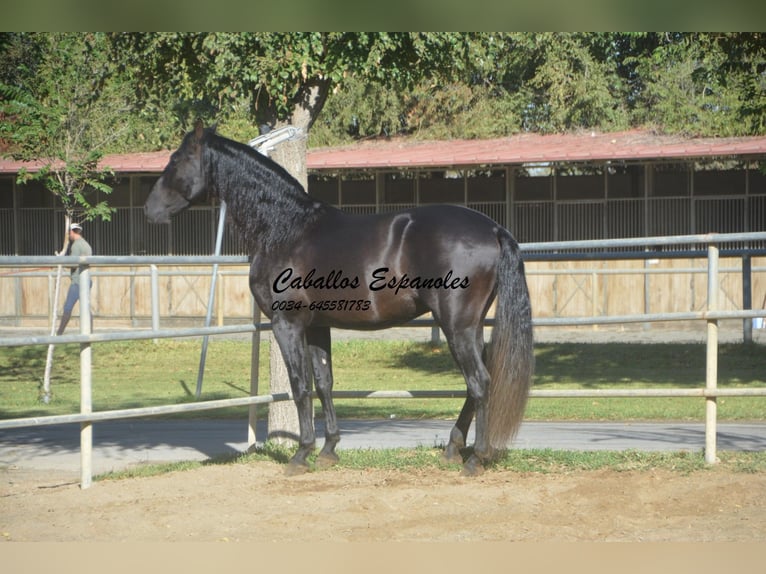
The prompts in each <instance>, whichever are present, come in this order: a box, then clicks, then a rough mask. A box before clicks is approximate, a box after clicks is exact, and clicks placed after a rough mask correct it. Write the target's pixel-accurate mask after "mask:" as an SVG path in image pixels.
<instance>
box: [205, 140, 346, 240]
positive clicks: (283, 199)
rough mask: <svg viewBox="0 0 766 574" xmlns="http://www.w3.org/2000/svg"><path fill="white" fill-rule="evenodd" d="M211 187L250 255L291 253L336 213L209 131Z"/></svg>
mask: <svg viewBox="0 0 766 574" xmlns="http://www.w3.org/2000/svg"><path fill="white" fill-rule="evenodd" d="M202 143H203V154H204V156H203V163H204V164H205V165H206V166H207V178H208V186H209V188H210V189H211V190H212V191H213V193H214V194H215V195H216V196H218V197H219V198H220V199H222V200H224V201H226V203H227V208H228V212H229V213H230V214H231V215H230V216H231V218H232V219H233V220H234V222H235V225H236V226H237V228H238V230H239V233H240V234H241V236H242V239H243V240H244V241H245V243H246V245H247V247H248V250H249V251H250V252H251V253H252V252H254V251H255V250H256V249H257V248H265V249H268V250H273V249H277V248H285V247H288V246H289V245H290V244H291V243H293V242H294V241H296V240H298V239H299V238H300V235H301V233H302V232H303V231H304V230H306V229H308V228H310V227H311V225H312V224H313V223H314V222H315V221H316V220H317V219H318V218H319V217H321V215H323V214H324V213H326V212H327V211H328V210H332V209H333V208H332V207H331V206H329V205H327V204H325V203H323V202H321V201H318V200H316V199H313V198H311V197H309V195H308V194H307V193H306V192H305V191H304V189H303V186H302V185H301V184H300V183H299V182H298V180H296V179H295V178H294V177H293V176H292V175H290V174H289V173H288V172H287V170H285V169H284V168H283V167H282V166H280V165H279V164H277V163H276V162H275V161H273V160H271V159H269V158H267V157H265V156H263V155H262V154H260V153H258V152H257V151H255V150H254V149H253V148H251V147H249V146H247V145H245V144H242V143H239V142H236V141H233V140H230V139H227V138H224V137H222V136H219V135H217V134H216V133H215V131H214V130H213V129H211V128H208V129H206V130H205V133H204V135H203V138H202Z"/></svg>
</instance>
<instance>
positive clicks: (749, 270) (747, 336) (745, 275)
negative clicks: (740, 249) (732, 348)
mask: <svg viewBox="0 0 766 574" xmlns="http://www.w3.org/2000/svg"><path fill="white" fill-rule="evenodd" d="M752 281H753V262H752V260H751V258H750V255H747V254H745V255H743V256H742V309H743V310H745V311H750V310H751V309H752V308H753V282H752ZM742 340H743V341H744V342H745V343H746V344H747V343H752V342H753V320H752V319H751V318H749V317H748V318H747V319H742Z"/></svg>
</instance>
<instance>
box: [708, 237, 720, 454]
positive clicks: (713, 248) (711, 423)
mask: <svg viewBox="0 0 766 574" xmlns="http://www.w3.org/2000/svg"><path fill="white" fill-rule="evenodd" d="M707 269H708V271H707V310H708V312H710V311H716V310H718V246H717V245H708V258H707ZM717 386H718V320H717V319H708V320H707V353H706V368H705V390H707V391H715V390H716V387H717ZM717 409H718V403H717V402H716V397H715V396H707V397H705V462H706V463H707V464H715V463H716V461H717V457H716V418H717V415H718V411H717Z"/></svg>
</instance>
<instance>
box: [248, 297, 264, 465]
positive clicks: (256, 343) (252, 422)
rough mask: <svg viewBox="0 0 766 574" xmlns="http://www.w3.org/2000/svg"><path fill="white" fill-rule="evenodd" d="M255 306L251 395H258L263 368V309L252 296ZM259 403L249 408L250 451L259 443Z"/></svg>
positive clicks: (251, 342)
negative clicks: (257, 409) (257, 428)
mask: <svg viewBox="0 0 766 574" xmlns="http://www.w3.org/2000/svg"><path fill="white" fill-rule="evenodd" d="M251 301H252V307H253V323H255V326H256V328H255V331H253V334H252V337H251V339H250V396H251V397H257V396H258V381H259V375H260V368H261V359H260V358H261V328H260V326H259V325H260V323H261V309H260V307H258V304H257V303H256V302H255V299H253V298H251ZM256 408H257V405H250V406H249V407H248V410H247V449H248V452H250V451H252V450H253V449H254V448H255V447H256V446H257V444H258V434H257V433H256V426H257V424H258V414H257V412H256Z"/></svg>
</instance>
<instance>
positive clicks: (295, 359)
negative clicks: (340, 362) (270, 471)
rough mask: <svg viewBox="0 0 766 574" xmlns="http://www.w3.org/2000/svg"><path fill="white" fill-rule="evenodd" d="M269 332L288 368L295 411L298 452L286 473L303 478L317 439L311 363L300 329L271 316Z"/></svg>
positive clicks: (301, 327)
mask: <svg viewBox="0 0 766 574" xmlns="http://www.w3.org/2000/svg"><path fill="white" fill-rule="evenodd" d="M272 331H273V333H274V338H275V339H276V340H277V344H278V345H279V350H280V351H281V352H282V358H283V359H284V361H285V367H286V368H287V376H288V377H289V379H290V388H291V389H292V392H293V400H294V402H295V406H296V407H297V409H298V424H299V427H300V436H299V439H298V451H297V452H296V453H295V454H294V455H293V457H292V458H291V459H290V462H289V463H288V465H287V469H286V473H287V474H288V475H294V474H302V473H304V472H307V471H308V470H309V463H308V457H309V455H311V453H313V452H314V447H315V444H316V435H315V433H314V425H313V422H312V416H311V414H312V409H313V403H312V400H311V380H312V377H311V360H310V357H309V352H308V345H307V343H306V331H305V328H304V327H303V325H301V324H299V323H294V322H290V321H287V320H285V319H284V318H283V317H281V316H278V315H274V317H273V318H272Z"/></svg>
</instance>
